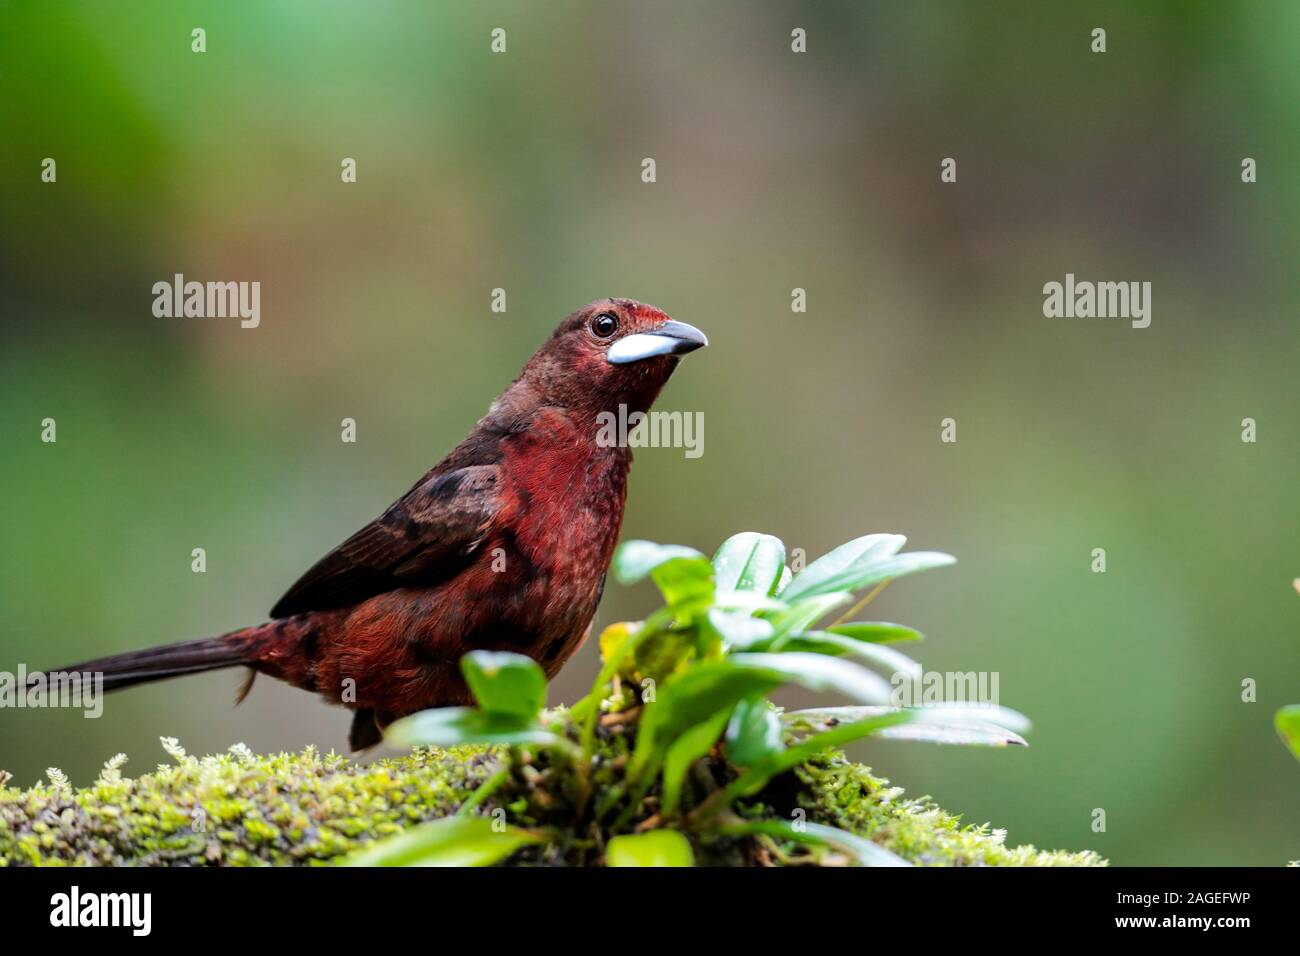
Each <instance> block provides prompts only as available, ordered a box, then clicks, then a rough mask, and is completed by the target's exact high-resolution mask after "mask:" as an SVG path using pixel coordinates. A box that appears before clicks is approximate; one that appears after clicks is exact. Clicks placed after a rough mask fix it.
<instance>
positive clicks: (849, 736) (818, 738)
mask: <svg viewBox="0 0 1300 956" xmlns="http://www.w3.org/2000/svg"><path fill="white" fill-rule="evenodd" d="M777 656H780V655H777ZM912 719H913V712H912V711H907V710H889V709H888V708H883V709H882V712H881V713H879V714H877V715H875V716H872V717H868V718H866V719H864V720H859V721H856V722H854V723H845V724H839V725H837V726H834V727H832V728H831V729H830V730H827V731H824V732H823V733H819V734H813V735H812V736H811V737H807V738H805V739H804V740H801V741H799V742H798V743H796V744H794V745H792V746H790V747H787V748H786V749H785V750H783V751H781V752H780V753H777V754H773V755H772V756H770V757H768V758H767V759H765V760H760V761H759V762H758V763H756V764H755V765H754V766H752V767H750V768H749V769H748V770H746V771H744V772H743V773H742V774H741V775H740V776H739V777H737V778H736V779H735V780H733V781H732V782H731V783H729V784H727V786H726V787H725V788H724V789H723V790H722V791H721V792H720V793H718V794H715V795H714V797H713V798H712V800H713V802H714V804H715V805H716V806H718V807H724V806H729V805H730V803H731V801H732V800H735V799H736V798H737V797H742V796H747V795H749V794H753V793H757V792H758V791H759V790H761V789H763V787H764V786H766V785H767V782H768V781H769V780H771V779H772V778H773V777H775V776H777V775H778V774H782V773H785V772H786V771H787V770H791V769H793V768H795V767H797V766H799V765H800V764H803V763H807V762H808V761H809V760H811V759H812V758H813V757H816V756H817V755H818V754H820V753H822V752H824V751H826V750H830V749H831V748H832V747H841V746H843V745H844V744H848V743H852V742H853V741H855V740H860V739H861V738H863V737H869V736H871V735H872V734H875V733H879V732H880V731H882V730H884V729H885V728H887V727H892V726H894V725H895V724H904V723H907V722H908V721H909V720H912Z"/></svg>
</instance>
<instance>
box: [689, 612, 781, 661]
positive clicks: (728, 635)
mask: <svg viewBox="0 0 1300 956" xmlns="http://www.w3.org/2000/svg"><path fill="white" fill-rule="evenodd" d="M705 623H706V626H707V627H708V628H709V629H711V630H712V631H713V633H714V634H716V635H717V637H718V640H720V641H721V642H722V643H723V644H724V645H726V647H727V649H728V650H731V651H736V650H740V651H743V650H747V649H749V648H756V647H759V646H761V645H763V644H764V643H765V642H767V641H770V640H771V639H772V637H773V636H774V635H775V634H776V631H775V630H774V629H773V627H772V622H771V621H767V620H764V619H763V618H759V617H750V616H749V615H748V614H740V613H734V612H733V613H728V612H726V611H723V610H720V609H719V608H716V607H714V608H710V609H709V613H708V614H707V615H706V617H705Z"/></svg>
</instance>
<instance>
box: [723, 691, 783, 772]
mask: <svg viewBox="0 0 1300 956" xmlns="http://www.w3.org/2000/svg"><path fill="white" fill-rule="evenodd" d="M726 740H727V757H728V759H730V761H731V762H732V763H733V764H735V765H736V766H738V767H748V766H751V765H753V764H756V763H758V762H759V761H760V760H765V759H767V758H768V757H770V756H772V755H773V754H775V753H779V752H780V751H781V750H783V749H784V746H785V745H784V744H783V743H782V740H781V717H780V715H779V714H778V713H777V712H776V708H775V707H773V706H772V705H771V704H770V703H769V702H768V700H767V699H766V698H765V697H752V698H749V699H747V700H742V701H741V702H740V703H739V704H737V705H736V709H735V711H733V712H732V715H731V721H730V723H728V724H727V737H726Z"/></svg>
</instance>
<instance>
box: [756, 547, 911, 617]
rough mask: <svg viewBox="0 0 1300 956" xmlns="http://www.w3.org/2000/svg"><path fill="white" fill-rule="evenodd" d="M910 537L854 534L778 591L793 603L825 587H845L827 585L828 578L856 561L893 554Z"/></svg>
mask: <svg viewBox="0 0 1300 956" xmlns="http://www.w3.org/2000/svg"><path fill="white" fill-rule="evenodd" d="M905 544H907V538H906V537H904V536H903V535H901V534H868V535H864V536H863V537H861V538H854V539H853V540H852V541H849V542H846V543H845V544H842V545H840V546H839V547H838V548H835V549H834V550H833V551H829V552H827V553H826V554H823V555H822V556H821V557H820V558H818V559H817V560H816V561H814V562H813V563H812V564H810V565H808V566H807V567H806V568H804V569H803V570H802V571H800V572H799V573H798V574H796V575H795V576H794V578H793V579H792V580H791V581H790V583H789V584H788V585H786V588H785V590H783V591H780V592H778V593H779V594H780V596H781V600H783V601H788V602H791V603H793V602H794V601H797V600H798V599H799V598H801V597H807V596H809V595H812V594H821V593H823V592H826V591H842V590H844V588H842V587H838V586H836V587H827V586H826V582H827V581H829V580H831V579H832V578H834V577H837V576H838V575H840V574H842V573H843V572H844V571H846V570H848V569H849V568H850V567H852V566H853V565H855V564H858V563H870V562H872V561H880V560H882V559H884V558H888V557H891V556H892V555H895V554H897V553H898V552H899V551H901V550H902V549H903V545H905Z"/></svg>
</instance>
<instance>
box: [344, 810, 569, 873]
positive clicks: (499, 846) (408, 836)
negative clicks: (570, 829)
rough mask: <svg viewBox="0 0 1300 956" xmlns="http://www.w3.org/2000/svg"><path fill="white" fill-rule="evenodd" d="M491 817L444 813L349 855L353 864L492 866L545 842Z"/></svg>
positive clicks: (350, 864) (351, 864)
mask: <svg viewBox="0 0 1300 956" xmlns="http://www.w3.org/2000/svg"><path fill="white" fill-rule="evenodd" d="M493 827H494V824H493V821H492V820H490V819H488V818H487V817H444V818H443V819H441V820H431V821H429V822H428V823H421V824H420V825H419V826H414V827H411V828H410V829H408V830H403V831H402V832H401V833H398V834H396V835H395V836H392V837H389V838H388V839H386V840H380V841H379V842H377V843H374V844H372V845H370V846H368V847H366V848H365V849H363V850H360V851H359V852H357V853H356V854H354V855H353V856H351V857H350V858H349V859H348V861H347V862H348V865H349V866H491V865H492V864H493V863H498V862H500V861H501V860H504V859H505V858H506V857H508V856H510V854H512V853H514V852H515V851H516V850H518V849H519V848H520V847H523V846H527V845H529V844H532V843H541V842H543V841H542V838H541V837H540V836H538V835H537V834H535V833H529V832H528V831H527V830H520V829H518V828H517V827H506V828H505V829H504V830H502V831H500V832H498V831H497V830H495V829H494V828H493Z"/></svg>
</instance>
